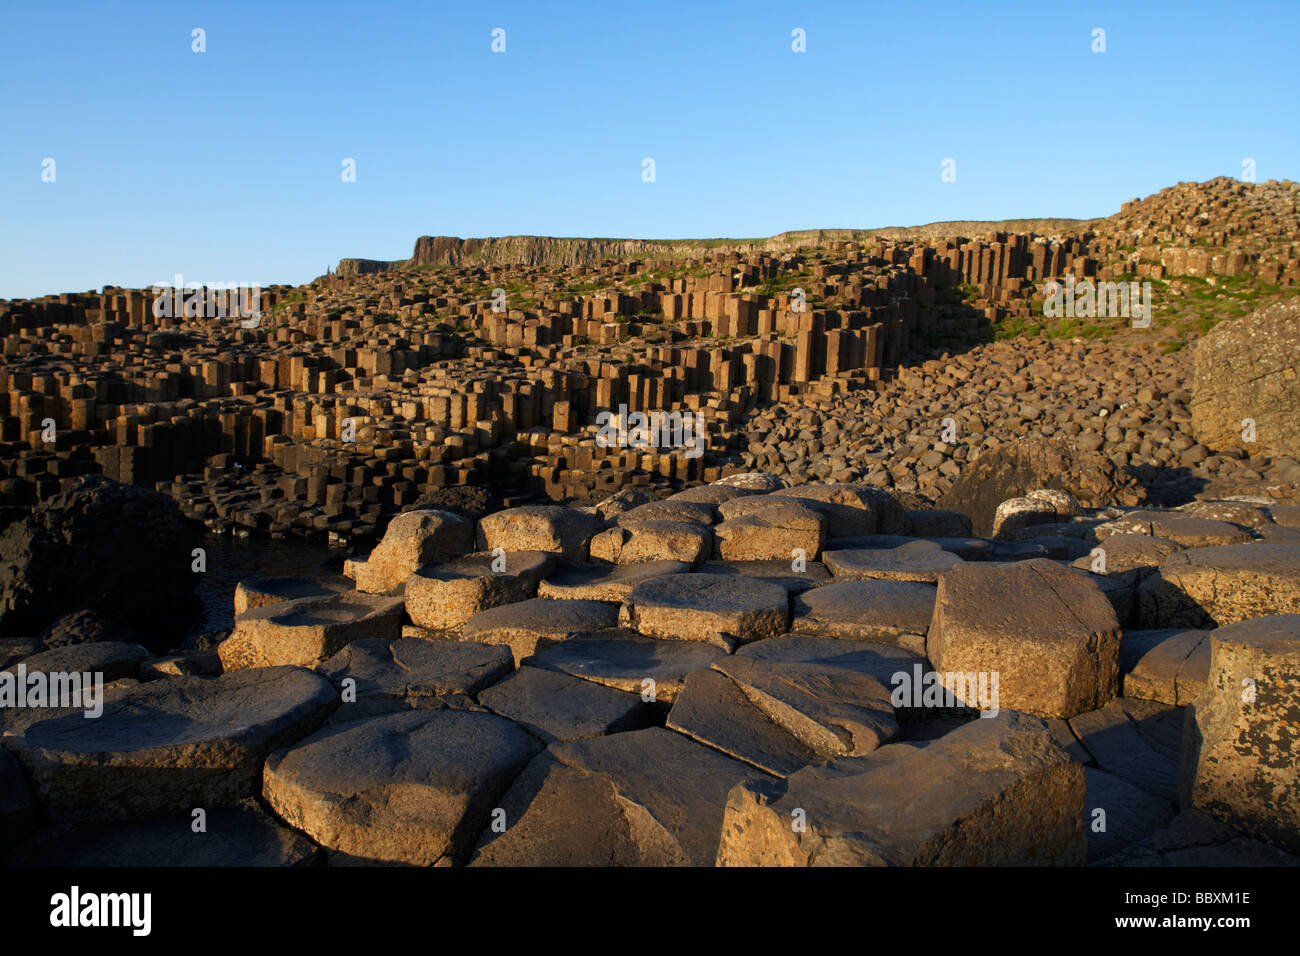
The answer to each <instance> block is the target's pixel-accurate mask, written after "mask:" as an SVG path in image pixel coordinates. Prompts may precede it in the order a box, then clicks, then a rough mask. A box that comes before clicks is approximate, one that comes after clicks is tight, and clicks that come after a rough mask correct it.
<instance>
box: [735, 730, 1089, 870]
mask: <svg viewBox="0 0 1300 956" xmlns="http://www.w3.org/2000/svg"><path fill="white" fill-rule="evenodd" d="M953 781H960V785H959V786H954V785H953ZM1083 804H1084V773H1083V768H1082V767H1080V766H1079V765H1078V764H1076V763H1074V762H1073V761H1071V760H1070V759H1069V757H1068V756H1067V755H1066V754H1065V752H1064V751H1063V750H1062V749H1061V748H1060V747H1059V746H1057V744H1056V743H1055V741H1053V739H1052V735H1051V734H1050V733H1049V732H1048V730H1047V727H1046V725H1045V724H1044V723H1043V722H1042V721H1041V720H1038V719H1035V718H1033V717H1028V716H1025V715H1023V714H1017V713H1014V712H1007V713H1003V714H1000V715H999V716H998V717H995V718H992V719H989V720H976V721H972V722H971V723H968V724H966V725H965V726H963V727H961V728H960V729H958V730H954V731H952V732H951V733H949V734H947V735H945V736H943V737H941V738H939V739H938V740H935V741H933V742H931V743H929V744H927V745H926V746H924V747H918V746H915V745H912V744H893V745H891V746H888V747H883V748H881V749H880V750H878V751H876V753H874V754H872V755H870V756H868V757H864V758H853V759H846V760H841V761H835V762H834V763H832V764H829V765H826V766H823V767H809V768H807V769H804V770H800V771H798V772H797V773H794V774H792V775H791V776H790V777H789V778H788V779H787V780H785V781H784V782H782V783H767V782H765V781H764V782H759V783H752V784H747V785H741V786H737V787H736V788H735V789H733V790H732V791H731V793H730V795H729V797H728V800H727V806H726V817H725V819H724V822H723V828H722V838H721V841H720V845H719V847H718V857H717V862H718V865H719V866H1024V865H1033V864H1037V865H1063V864H1076V865H1077V864H1082V863H1083V862H1084V860H1085V856H1086V853H1087V841H1086V838H1085V836H1084V828H1083Z"/></svg>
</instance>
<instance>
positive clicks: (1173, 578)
mask: <svg viewBox="0 0 1300 956" xmlns="http://www.w3.org/2000/svg"><path fill="white" fill-rule="evenodd" d="M1138 601H1139V621H1140V623H1141V626H1142V627H1144V628H1162V627H1221V626H1222V625H1224V624H1233V623H1235V622H1237V621H1244V620H1247V619H1248V618H1253V617H1268V616H1269V615H1273V614H1294V613H1297V612H1300V544H1286V543H1279V542H1271V541H1257V542H1253V543H1251V544H1234V545H1228V546H1225V547H1217V548H1195V549H1193V550H1190V551H1179V552H1177V553H1176V554H1171V555H1170V556H1169V557H1167V558H1165V559H1164V561H1162V562H1161V563H1160V569H1159V571H1158V572H1157V573H1155V574H1152V575H1151V576H1149V577H1147V578H1146V579H1145V580H1143V582H1142V585H1141V588H1140V590H1139V592H1138Z"/></svg>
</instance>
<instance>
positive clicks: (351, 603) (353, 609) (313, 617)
mask: <svg viewBox="0 0 1300 956" xmlns="http://www.w3.org/2000/svg"><path fill="white" fill-rule="evenodd" d="M401 636H402V599H401V598H400V597H384V596H382V595H374V594H362V593H360V592H353V593H350V594H335V595H331V596H330V597H324V598H301V599H299V600H297V601H284V602H281V603H278V604H268V605H266V606H265V607H259V608H255V609H253V610H251V611H247V612H245V613H244V614H241V615H239V616H238V617H236V618H235V629H234V630H233V631H232V632H231V634H230V637H228V638H226V639H225V640H224V641H222V642H221V643H220V644H219V645H218V646H217V654H218V655H219V656H220V657H221V665H222V667H223V668H224V669H225V670H227V671H232V670H239V669H241V668H250V667H278V666H285V665H288V666H296V667H314V666H315V665H316V664H318V663H320V662H321V661H323V660H325V659H326V658H328V657H333V656H334V655H335V654H337V653H338V652H339V651H341V650H342V649H343V648H344V647H346V646H347V645H348V644H350V643H352V642H353V641H359V640H363V639H365V638H368V637H371V638H381V639H384V640H390V641H391V640H396V639H397V638H399V637H401Z"/></svg>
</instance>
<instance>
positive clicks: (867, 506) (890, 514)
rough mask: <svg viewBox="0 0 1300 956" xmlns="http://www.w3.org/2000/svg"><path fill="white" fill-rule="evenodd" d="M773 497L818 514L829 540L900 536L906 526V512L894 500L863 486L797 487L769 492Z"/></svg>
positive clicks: (875, 489) (889, 496)
mask: <svg viewBox="0 0 1300 956" xmlns="http://www.w3.org/2000/svg"><path fill="white" fill-rule="evenodd" d="M772 496H773V497H778V496H779V497H783V498H793V499H795V500H797V501H802V502H804V503H806V504H807V505H808V506H809V507H811V508H814V509H815V510H817V511H820V512H821V513H822V515H824V516H825V518H826V530H827V532H828V533H829V534H830V536H831V537H832V538H837V537H839V536H841V535H851V534H876V533H877V532H880V533H883V534H899V533H901V532H902V530H903V528H904V526H905V525H906V524H907V512H906V511H904V510H903V506H902V505H900V504H899V503H898V502H897V501H896V500H895V499H894V496H893V495H891V494H889V492H887V491H881V490H880V489H879V488H869V487H867V486H866V485H849V484H821V485H798V486H796V487H794V488H781V489H779V490H778V491H774V492H772Z"/></svg>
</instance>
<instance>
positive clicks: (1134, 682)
mask: <svg viewBox="0 0 1300 956" xmlns="http://www.w3.org/2000/svg"><path fill="white" fill-rule="evenodd" d="M1209 636H1210V632H1209V631H1203V630H1195V629H1190V630H1189V629H1183V630H1180V629H1177V628H1174V629H1166V630H1158V631H1125V632H1124V634H1123V637H1122V638H1121V640H1120V645H1119V668H1120V674H1121V682H1122V684H1121V686H1122V690H1123V694H1124V696H1125V697H1132V698H1136V699H1139V700H1158V701H1161V702H1162V703H1166V704H1176V705H1177V706H1179V707H1185V706H1186V705H1188V704H1190V703H1191V702H1192V700H1193V699H1195V698H1196V697H1197V696H1199V695H1200V693H1201V692H1202V691H1204V690H1205V681H1206V678H1207V677H1208V676H1209V672H1210V658H1209V654H1208V650H1209V645H1208V643H1206V639H1207V638H1208V637H1209ZM1202 644H1205V646H1206V653H1198V652H1199V651H1200V648H1201V645H1202Z"/></svg>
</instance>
